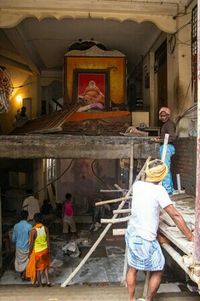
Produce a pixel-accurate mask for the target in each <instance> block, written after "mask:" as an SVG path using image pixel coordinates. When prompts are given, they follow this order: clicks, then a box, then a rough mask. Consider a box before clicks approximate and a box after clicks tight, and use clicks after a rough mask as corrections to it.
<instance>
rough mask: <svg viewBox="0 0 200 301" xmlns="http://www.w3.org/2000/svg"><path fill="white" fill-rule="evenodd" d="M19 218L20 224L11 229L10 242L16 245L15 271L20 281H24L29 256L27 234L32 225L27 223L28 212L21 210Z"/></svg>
mask: <svg viewBox="0 0 200 301" xmlns="http://www.w3.org/2000/svg"><path fill="white" fill-rule="evenodd" d="M20 216H21V220H20V222H19V223H17V224H16V225H15V226H14V229H13V235H12V241H13V242H14V243H15V244H16V251H15V270H16V271H17V272H20V273H21V277H22V279H25V269H26V266H27V263H28V255H29V232H30V230H31V228H32V225H31V224H29V223H28V222H27V218H28V211H26V210H22V211H21V214H20Z"/></svg>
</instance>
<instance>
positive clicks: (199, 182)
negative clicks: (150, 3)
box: [194, 6, 200, 263]
mask: <svg viewBox="0 0 200 301" xmlns="http://www.w3.org/2000/svg"><path fill="white" fill-rule="evenodd" d="M199 38H200V8H199V6H198V7H197V44H198V45H197V155H196V156H197V166H196V202H195V238H194V258H195V261H196V262H197V263H200V247H199V246H200V40H199Z"/></svg>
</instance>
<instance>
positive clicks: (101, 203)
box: [95, 196, 131, 206]
mask: <svg viewBox="0 0 200 301" xmlns="http://www.w3.org/2000/svg"><path fill="white" fill-rule="evenodd" d="M130 198H131V197H130V196H128V197H126V196H125V197H123V198H118V199H112V200H107V201H101V202H97V203H95V206H102V205H105V204H111V203H118V202H121V201H124V200H128V199H130Z"/></svg>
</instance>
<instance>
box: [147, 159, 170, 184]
mask: <svg viewBox="0 0 200 301" xmlns="http://www.w3.org/2000/svg"><path fill="white" fill-rule="evenodd" d="M167 172H168V168H167V166H166V164H165V163H164V162H163V161H161V160H159V159H155V160H153V161H150V162H149V163H148V165H147V167H146V170H145V173H146V181H147V182H161V181H162V180H163V179H164V178H165V177H166V175H167Z"/></svg>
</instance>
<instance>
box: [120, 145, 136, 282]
mask: <svg viewBox="0 0 200 301" xmlns="http://www.w3.org/2000/svg"><path fill="white" fill-rule="evenodd" d="M133 164H134V158H133V143H132V144H131V153H130V170H129V189H131V187H132V186H133ZM130 208H131V206H130V203H129V209H130ZM129 218H130V217H129ZM129 218H128V220H129ZM127 270H128V260H127V246H126V248H125V255H124V268H123V274H122V280H121V282H122V283H125V281H126V274H127Z"/></svg>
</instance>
